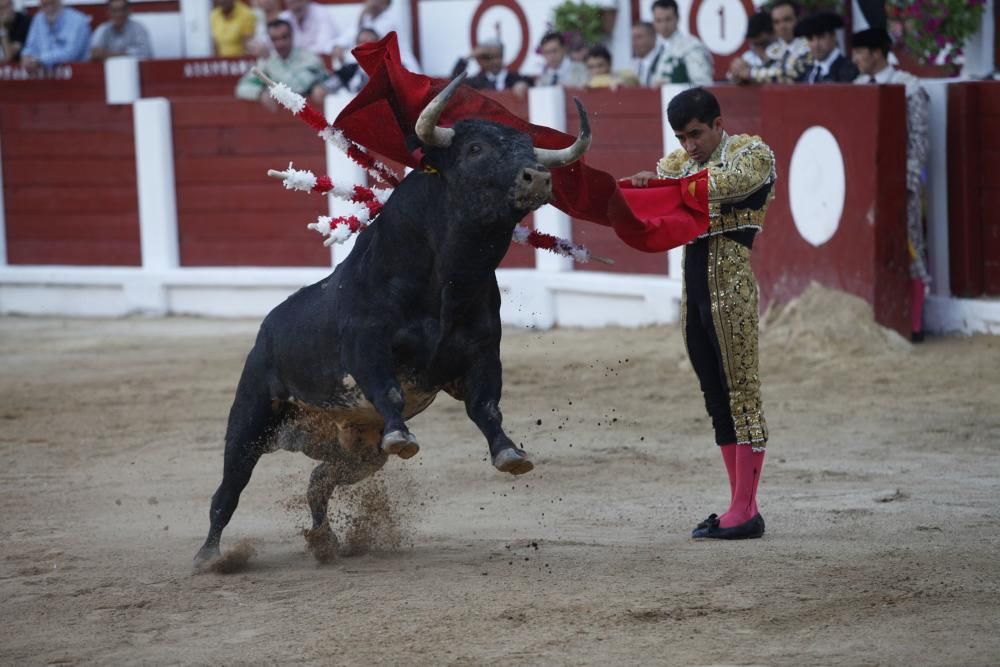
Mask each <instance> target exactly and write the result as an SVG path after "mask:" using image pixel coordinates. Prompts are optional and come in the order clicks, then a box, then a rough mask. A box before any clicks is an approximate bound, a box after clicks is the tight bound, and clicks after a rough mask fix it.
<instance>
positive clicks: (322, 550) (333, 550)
mask: <svg viewBox="0 0 1000 667" xmlns="http://www.w3.org/2000/svg"><path fill="white" fill-rule="evenodd" d="M302 534H303V536H304V537H305V538H306V548H307V549H309V551H311V552H312V555H313V557H314V558H315V559H316V561H317V562H319V563H329V562H332V561H334V560H336V559H337V553H338V550H339V546H340V545H339V543H338V541H337V536H336V535H334V534H333V531H332V530H331V529H330V525H329V524H324V525H322V526H320V527H318V528H310V529H309V530H304V531H302Z"/></svg>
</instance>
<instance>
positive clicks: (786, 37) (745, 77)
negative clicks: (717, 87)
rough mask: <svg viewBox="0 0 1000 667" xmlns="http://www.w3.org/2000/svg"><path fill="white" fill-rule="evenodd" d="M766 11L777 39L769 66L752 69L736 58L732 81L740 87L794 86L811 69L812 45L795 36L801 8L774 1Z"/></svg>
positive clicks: (731, 71) (730, 76) (753, 66)
mask: <svg viewBox="0 0 1000 667" xmlns="http://www.w3.org/2000/svg"><path fill="white" fill-rule="evenodd" d="M767 11H768V14H770V16H771V26H772V27H773V28H774V34H775V36H776V37H777V38H778V40H777V41H776V42H775V43H774V44H772V45H771V47H770V49H769V50H768V52H767V55H768V57H769V58H770V60H771V62H770V64H767V65H750V64H749V63H747V62H746V61H745V60H743V59H742V58H736V59H734V60H733V62H732V63H731V64H730V66H729V79H730V80H732V81H735V82H737V83H793V82H794V81H795V80H796V78H798V76H799V75H800V74H801V73H802V72H804V71H807V70H808V69H809V67H811V66H812V54H811V53H810V52H809V43H808V42H807V41H806V40H805V39H804V38H802V37H796V36H795V23H796V20H797V17H798V15H799V7H798V5H796V4H795V3H794V2H793V1H792V0H775V1H774V2H772V3H771V4H770V5H769V8H768V10H767Z"/></svg>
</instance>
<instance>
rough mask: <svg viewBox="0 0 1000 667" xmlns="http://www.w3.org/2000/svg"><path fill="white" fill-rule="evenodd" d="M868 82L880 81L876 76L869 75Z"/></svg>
mask: <svg viewBox="0 0 1000 667" xmlns="http://www.w3.org/2000/svg"><path fill="white" fill-rule="evenodd" d="M868 83H878V81H876V80H875V77H873V76H869V77H868Z"/></svg>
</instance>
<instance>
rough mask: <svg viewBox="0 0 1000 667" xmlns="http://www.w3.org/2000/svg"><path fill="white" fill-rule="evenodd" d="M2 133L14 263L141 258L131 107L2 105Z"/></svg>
mask: <svg viewBox="0 0 1000 667" xmlns="http://www.w3.org/2000/svg"><path fill="white" fill-rule="evenodd" d="M101 94H102V95H103V94H104V93H103V90H102V92H101ZM0 134H2V135H3V144H2V149H3V155H2V161H3V184H4V200H5V201H4V203H5V209H6V210H5V212H6V233H7V258H8V262H9V263H10V264H70V265H80V266H93V265H129V266H138V265H139V264H140V250H139V213H138V198H137V194H136V176H135V174H136V172H135V148H134V140H133V129H132V107H131V106H113V107H109V106H106V105H105V104H104V103H103V102H97V103H95V102H80V103H73V104H69V103H55V102H49V103H46V104H0Z"/></svg>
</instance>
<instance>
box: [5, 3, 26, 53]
mask: <svg viewBox="0 0 1000 667" xmlns="http://www.w3.org/2000/svg"><path fill="white" fill-rule="evenodd" d="M30 25H31V19H29V18H28V17H27V16H26V15H25V14H24V13H23V12H19V11H17V10H16V9H14V0H0V65H2V64H3V63H12V62H13V63H16V62H18V61H19V60H20V59H21V49H22V48H24V42H25V41H27V39H28V27H29V26H30Z"/></svg>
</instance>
